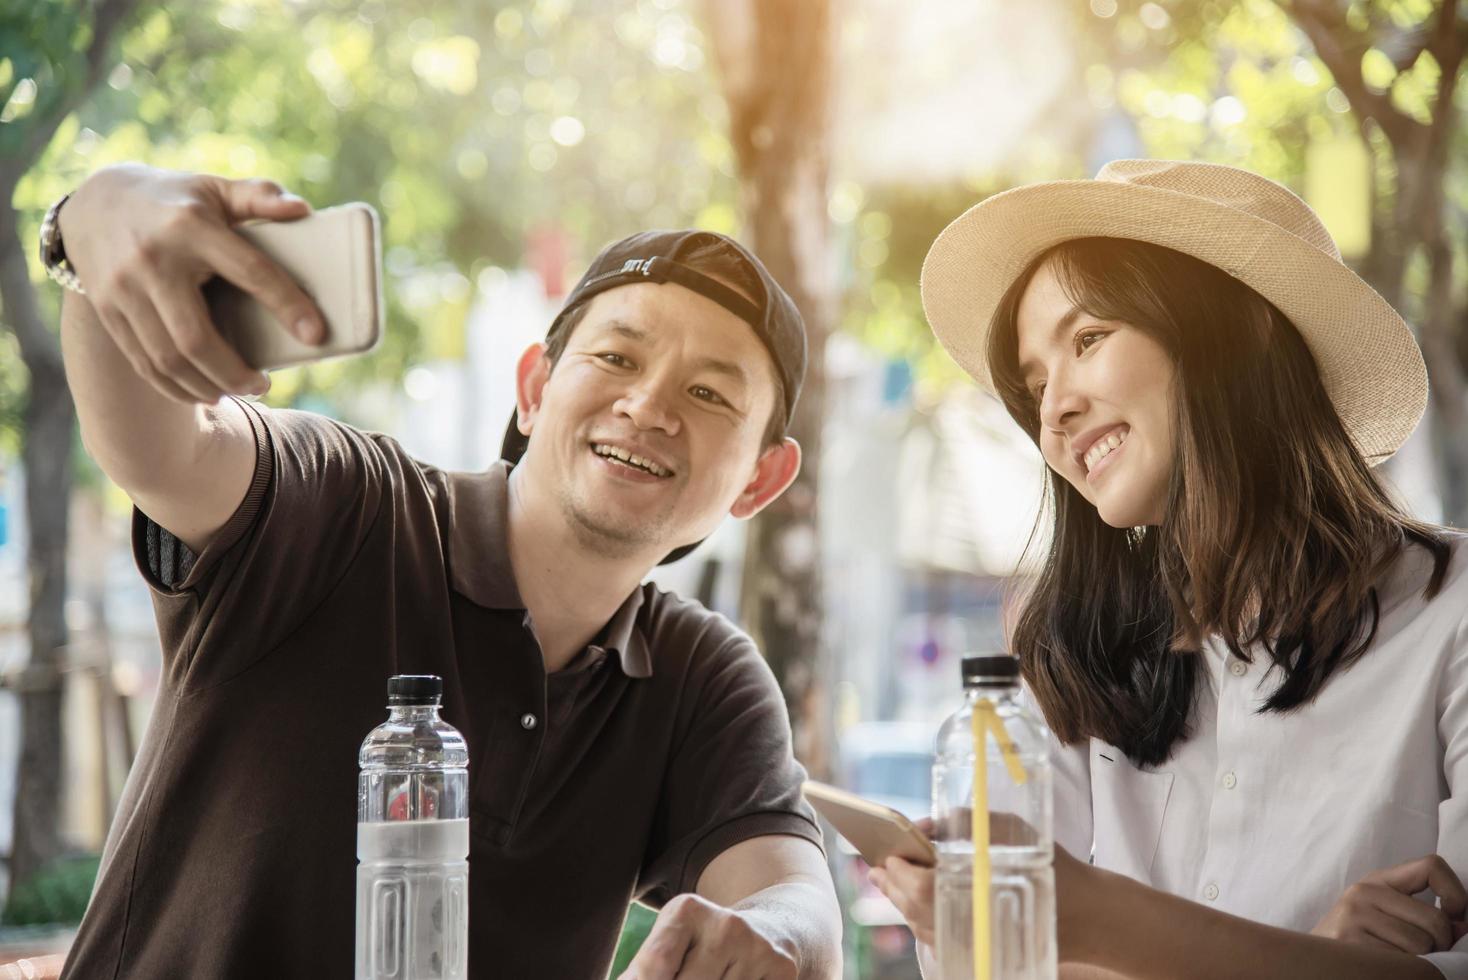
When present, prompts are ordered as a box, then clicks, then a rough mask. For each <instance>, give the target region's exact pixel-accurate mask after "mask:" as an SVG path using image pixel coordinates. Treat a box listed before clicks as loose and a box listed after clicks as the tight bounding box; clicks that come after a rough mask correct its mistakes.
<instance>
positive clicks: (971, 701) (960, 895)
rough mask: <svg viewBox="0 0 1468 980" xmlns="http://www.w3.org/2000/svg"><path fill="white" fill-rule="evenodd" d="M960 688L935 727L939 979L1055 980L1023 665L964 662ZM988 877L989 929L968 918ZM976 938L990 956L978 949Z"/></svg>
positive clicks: (1034, 725)
mask: <svg viewBox="0 0 1468 980" xmlns="http://www.w3.org/2000/svg"><path fill="white" fill-rule="evenodd" d="M963 690H964V704H963V707H962V708H960V709H959V710H958V711H957V712H956V713H955V714H953V715H952V716H951V717H950V718H949V719H948V720H947V721H945V722H944V723H943V726H942V727H941V728H940V729H939V730H938V744H937V758H936V759H935V761H934V765H933V821H934V824H935V837H936V840H935V844H936V846H937V849H938V872H937V882H936V887H937V896H936V908H935V910H934V914H935V917H936V921H935V923H934V926H935V930H934V931H935V934H936V935H935V939H936V943H937V946H936V950H935V952H936V955H937V959H938V964H939V974H938V975H939V976H941V977H942V978H943V980H1054V978H1055V976H1056V974H1057V969H1058V967H1057V959H1056V948H1055V869H1054V860H1055V849H1054V837H1053V835H1054V830H1053V823H1052V806H1053V804H1052V789H1051V774H1050V755H1049V733H1048V732H1047V731H1046V729H1045V725H1044V723H1043V722H1042V721H1041V720H1040V719H1039V717H1038V716H1037V715H1036V714H1035V713H1034V712H1033V711H1031V710H1030V709H1029V708H1028V707H1027V706H1026V705H1025V704H1024V702H1023V701H1022V700H1021V699H1020V688H1019V662H1018V661H1017V660H1015V659H1014V658H1013V657H1010V656H991V657H966V658H964V661H963ZM976 730H977V732H978V733H979V735H980V737H981V741H978V742H976V741H975V733H976ZM976 745H977V748H978V754H976V753H975V747H976ZM976 774H977V775H978V776H979V777H980V780H979V781H978V782H977V783H976V780H975V776H976ZM976 803H977V806H976ZM976 814H987V820H985V819H983V818H982V817H981V818H980V819H979V820H975V815H976ZM981 835H987V837H988V847H987V862H986V861H985V860H984V857H985V854H984V853H982V852H980V853H978V854H977V857H978V860H977V861H976V860H975V857H976V848H975V839H976V836H981ZM976 869H977V872H976ZM986 872H987V874H988V876H989V879H990V884H989V889H988V894H987V902H988V907H989V915H988V917H987V922H986V921H985V920H984V917H982V916H979V917H976V916H975V914H974V911H975V903H976V900H977V901H979V902H982V901H984V895H983V892H982V891H979V892H976V891H975V888H974V883H975V874H976V873H977V874H978V875H979V879H980V880H982V877H983V876H984V875H985V873H986ZM986 931H987V936H985V935H984V933H985V932H986ZM976 935H977V937H978V939H977V941H978V942H979V943H981V944H982V943H984V942H986V941H987V945H988V948H987V949H984V948H982V946H979V947H976V946H975V942H976ZM976 952H977V953H978V957H977V958H976V956H975V953H976ZM986 961H987V962H986Z"/></svg>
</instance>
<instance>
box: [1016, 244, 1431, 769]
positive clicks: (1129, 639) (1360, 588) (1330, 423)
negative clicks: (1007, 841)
mask: <svg viewBox="0 0 1468 980" xmlns="http://www.w3.org/2000/svg"><path fill="white" fill-rule="evenodd" d="M1041 267H1048V268H1050V269H1052V270H1054V273H1055V275H1056V278H1057V280H1058V281H1059V283H1060V286H1061V288H1062V289H1063V290H1064V292H1065V294H1066V296H1067V297H1068V298H1069V299H1070V300H1071V302H1073V303H1075V304H1076V305H1078V306H1079V307H1081V308H1082V309H1083V310H1084V311H1085V312H1087V313H1089V314H1091V315H1092V316H1095V317H1097V318H1098V319H1102V320H1113V321H1120V322H1123V323H1126V324H1128V325H1130V326H1132V327H1134V328H1136V329H1138V330H1140V331H1142V332H1143V333H1145V334H1146V335H1147V336H1149V337H1150V338H1152V339H1153V340H1154V341H1156V342H1157V343H1159V344H1160V345H1161V346H1162V347H1163V349H1164V350H1166V352H1167V353H1168V355H1169V356H1170V357H1171V359H1172V362H1173V365H1174V368H1175V371H1176V375H1175V384H1174V391H1175V392H1176V397H1175V400H1174V407H1173V412H1174V418H1173V431H1174V433H1175V440H1176V449H1175V456H1174V466H1173V472H1172V477H1171V482H1170V486H1169V488H1168V492H1167V505H1166V515H1165V517H1164V519H1163V522H1162V524H1161V525H1160V526H1157V527H1139V528H1113V527H1110V526H1109V525H1107V524H1106V523H1105V522H1103V521H1102V520H1101V518H1100V516H1099V514H1098V513H1097V512H1096V509H1095V508H1094V507H1093V506H1092V505H1091V504H1090V503H1088V502H1087V501H1086V499H1085V498H1084V497H1082V496H1081V494H1080V493H1079V492H1078V491H1077V490H1076V489H1075V488H1074V487H1072V486H1071V485H1070V484H1069V483H1068V482H1067V481H1066V480H1065V479H1064V477H1062V476H1060V475H1059V474H1058V473H1056V472H1054V471H1053V470H1052V471H1050V473H1049V477H1048V485H1047V494H1046V496H1047V503H1048V504H1049V505H1050V506H1049V510H1050V511H1051V512H1052V513H1053V515H1054V525H1053V528H1052V533H1051V535H1050V540H1049V549H1048V553H1047V554H1046V555H1045V560H1044V563H1043V567H1042V568H1041V570H1040V572H1039V575H1038V578H1037V579H1036V580H1035V581H1034V582H1033V583H1032V585H1031V586H1030V589H1029V591H1028V593H1027V594H1026V596H1025V597H1024V601H1023V605H1022V608H1021V610H1020V613H1019V618H1018V620H1017V622H1016V624H1015V627H1014V630H1013V636H1012V642H1013V645H1014V649H1015V651H1016V653H1018V655H1019V657H1020V661H1021V664H1022V667H1023V671H1024V675H1025V678H1026V680H1027V681H1028V683H1029V685H1030V687H1031V689H1032V690H1033V692H1034V694H1035V697H1036V699H1037V700H1038V701H1039V704H1040V707H1041V708H1042V710H1043V711H1044V713H1045V717H1046V719H1047V720H1048V721H1049V723H1050V725H1051V727H1052V728H1053V729H1054V731H1055V733H1056V735H1057V736H1058V737H1059V738H1060V739H1061V740H1062V741H1063V742H1067V743H1070V742H1075V741H1078V740H1079V739H1082V738H1087V737H1096V738H1100V739H1102V740H1104V741H1106V742H1110V743H1111V744H1113V745H1115V746H1117V747H1118V748H1119V749H1121V750H1122V751H1124V752H1125V753H1126V754H1127V755H1128V756H1129V757H1130V758H1131V759H1132V760H1133V761H1134V762H1136V763H1137V764H1139V765H1157V764H1160V763H1162V762H1164V761H1166V760H1167V758H1168V757H1169V756H1170V755H1171V754H1172V751H1173V749H1174V748H1175V747H1176V745H1177V744H1178V742H1179V741H1181V740H1183V739H1186V738H1187V737H1188V735H1189V734H1190V718H1191V715H1192V707H1193V703H1194V699H1195V694H1196V685H1197V684H1198V683H1199V680H1200V674H1199V671H1200V670H1201V669H1203V665H1202V660H1201V656H1200V651H1201V646H1202V642H1203V639H1204V637H1205V636H1207V635H1209V634H1216V635H1217V636H1219V637H1220V638H1221V639H1222V641H1223V642H1224V643H1225V644H1226V645H1227V646H1228V649H1229V650H1230V651H1231V652H1232V653H1233V654H1234V655H1235V656H1237V657H1239V658H1240V659H1243V660H1249V659H1250V655H1249V653H1248V650H1247V648H1248V647H1249V646H1251V645H1254V644H1259V645H1261V646H1262V647H1263V649H1264V650H1266V651H1267V652H1268V654H1269V656H1270V658H1271V659H1272V661H1273V667H1274V668H1275V669H1277V670H1279V671H1280V672H1281V678H1282V680H1281V683H1280V685H1279V687H1278V688H1277V689H1276V690H1275V692H1274V693H1273V694H1272V695H1271V696H1270V697H1269V699H1268V700H1267V701H1266V702H1265V704H1264V705H1263V707H1262V708H1261V710H1262V711H1270V712H1281V713H1282V712H1288V711H1291V710H1294V709H1295V708H1298V707H1300V706H1301V705H1303V704H1306V703H1308V702H1310V701H1312V700H1314V698H1315V697H1316V696H1317V695H1318V694H1319V693H1320V691H1321V689H1322V688H1323V687H1324V686H1325V683H1326V682H1327V681H1328V680H1329V679H1330V677H1331V675H1332V674H1334V673H1336V672H1337V671H1340V670H1344V669H1346V668H1347V667H1349V666H1351V665H1352V664H1353V663H1355V662H1356V661H1357V660H1359V659H1360V658H1361V656H1362V655H1363V654H1364V653H1365V652H1366V650H1367V648H1368V647H1369V646H1370V644H1371V640H1372V638H1373V637H1374V636H1375V633H1376V628H1377V618H1378V614H1379V610H1378V606H1377V596H1376V590H1375V586H1376V584H1377V583H1378V582H1379V581H1380V580H1381V578H1382V576H1383V575H1384V574H1385V573H1386V571H1387V569H1388V568H1389V567H1390V566H1391V565H1392V563H1393V562H1394V561H1395V560H1396V559H1397V557H1398V556H1399V555H1400V554H1401V553H1402V552H1403V550H1404V549H1405V548H1406V547H1407V545H1408V543H1411V542H1415V543H1417V544H1419V545H1421V546H1423V547H1424V548H1426V549H1427V550H1428V551H1429V552H1430V553H1431V555H1432V558H1433V573H1432V575H1431V577H1430V580H1429V582H1428V583H1427V586H1426V589H1425V590H1424V595H1425V596H1427V597H1429V598H1430V597H1431V596H1433V595H1435V594H1436V593H1437V590H1438V589H1439V588H1440V587H1441V585H1442V580H1443V576H1444V575H1445V574H1446V571H1447V564H1448V554H1449V550H1448V543H1447V540H1446V538H1445V537H1444V536H1443V535H1442V533H1441V531H1440V529H1438V528H1435V527H1434V526H1432V525H1430V524H1426V523H1423V522H1420V521H1416V520H1413V519H1412V518H1411V517H1409V516H1407V515H1406V514H1405V513H1404V512H1403V511H1402V510H1401V509H1400V508H1399V507H1398V506H1397V505H1396V504H1395V503H1394V502H1393V501H1392V499H1391V497H1390V496H1389V495H1388V493H1387V492H1386V490H1385V489H1384V488H1383V487H1382V485H1381V484H1380V483H1379V482H1378V481H1377V479H1376V477H1375V476H1374V475H1373V474H1372V472H1371V470H1370V468H1368V467H1367V465H1366V463H1365V461H1364V460H1363V459H1362V457H1361V454H1360V452H1359V451H1358V450H1357V449H1356V447H1355V446H1354V445H1353V444H1352V442H1351V439H1350V436H1349V435H1348V434H1347V433H1346V430H1345V427H1344V426H1343V425H1342V423H1341V420H1340V417H1339V416H1338V415H1337V414H1336V411H1335V408H1334V406H1332V404H1331V402H1330V398H1329V397H1328V396H1327V394H1326V392H1325V388H1324V386H1323V385H1322V383H1321V380H1320V374H1319V371H1318V370H1317V368H1316V365H1315V361H1314V358H1313V357H1312V356H1311V354H1310V350H1309V348H1308V347H1306V345H1305V341H1304V338H1302V337H1301V336H1300V334H1299V332H1298V331H1297V330H1296V329H1295V328H1294V326H1293V325H1292V324H1291V323H1290V321H1289V320H1288V318H1286V317H1285V315H1284V314H1283V313H1281V312H1280V311H1279V310H1278V309H1276V308H1275V307H1274V305H1273V304H1272V303H1270V302H1269V301H1268V300H1266V299H1264V297H1262V296H1260V295H1259V294H1258V293H1256V292H1255V291H1254V290H1252V289H1250V288H1249V287H1248V286H1246V285H1244V284H1243V283H1241V282H1239V281H1238V280H1236V279H1234V278H1232V277H1231V276H1229V275H1227V274H1226V273H1224V272H1223V271H1221V270H1219V269H1217V268H1215V267H1214V266H1212V265H1209V264H1208V263H1206V262H1203V261H1201V260H1199V259H1195V258H1193V257H1192V256H1189V255H1184V254H1183V253H1181V252H1176V251H1173V250H1172V249H1168V248H1163V247H1161V246H1158V245H1152V244H1149V243H1146V242H1138V241H1131V240H1126V239H1113V238H1083V239H1076V240H1073V241H1068V242H1065V243H1063V244H1061V245H1057V246H1055V247H1054V248H1052V249H1050V250H1049V251H1047V252H1046V253H1045V254H1043V255H1041V256H1040V257H1039V258H1037V259H1036V260H1035V261H1034V262H1033V263H1031V265H1030V267H1029V268H1028V269H1027V270H1026V271H1025V273H1024V275H1022V276H1021V277H1020V278H1019V279H1018V280H1017V281H1016V282H1015V283H1014V285H1012V286H1011V287H1010V288H1009V290H1008V292H1006V293H1005V295H1004V297H1003V299H1002V300H1001V301H1000V304H999V307H998V309H997V310H996V311H995V314H994V319H993V322H992V329H991V330H990V333H989V341H988V363H989V370H990V373H991V375H992V376H993V378H994V384H995V389H996V391H997V392H998V394H999V397H1000V398H1001V399H1002V400H1003V402H1004V405H1005V407H1006V408H1007V409H1008V410H1009V414H1010V415H1011V416H1012V417H1013V418H1014V419H1015V421H1016V422H1018V423H1019V424H1020V425H1021V426H1023V427H1024V429H1025V431H1026V432H1028V433H1029V435H1030V438H1032V439H1034V440H1035V441H1036V442H1037V443H1038V441H1039V435H1040V419H1039V415H1038V406H1037V405H1036V403H1035V401H1034V398H1033V397H1032V396H1031V394H1030V392H1029V391H1028V390H1027V388H1026V385H1025V381H1024V378H1023V377H1022V376H1021V374H1020V371H1019V367H1018V335H1017V325H1016V318H1017V313H1018V309H1019V303H1020V298H1021V297H1022V296H1023V294H1024V291H1025V288H1026V287H1027V286H1028V284H1029V282H1030V280H1031V278H1032V277H1033V276H1034V275H1035V273H1036V271H1037V270H1039V269H1040V268H1041ZM1043 519H1044V518H1043V517H1042V518H1041V520H1042V521H1043ZM1037 531H1038V525H1037Z"/></svg>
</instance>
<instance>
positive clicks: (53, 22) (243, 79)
mask: <svg viewBox="0 0 1468 980" xmlns="http://www.w3.org/2000/svg"><path fill="white" fill-rule="evenodd" d="M12 6H13V5H12ZM9 11H10V8H7V13H5V14H4V15H3V19H0V106H3V107H4V108H3V112H0V122H3V123H4V124H5V125H0V178H3V180H4V187H5V188H6V193H5V195H4V201H5V202H6V206H5V209H4V211H3V213H0V287H3V289H0V302H3V304H4V319H5V322H6V324H7V326H9V328H10V330H11V333H12V335H13V336H14V337H16V338H18V340H19V343H18V347H19V348H20V349H21V352H22V355H23V358H24V362H25V364H26V365H27V367H28V369H29V371H30V389H29V397H28V398H26V397H23V396H22V394H21V393H19V392H15V391H12V390H11V388H12V387H13V386H14V384H15V380H14V378H15V376H14V374H13V373H12V371H11V370H10V365H9V364H8V363H0V386H3V387H4V389H5V390H4V391H0V425H5V424H7V419H9V418H10V415H9V414H8V412H7V410H6V406H8V405H10V404H15V403H22V402H24V404H25V405H26V409H25V413H24V415H23V417H21V418H19V421H20V423H21V428H20V430H19V431H18V432H16V431H14V430H11V431H10V432H8V433H6V432H0V440H3V439H5V438H14V439H15V440H16V441H20V442H22V443H23V444H24V445H25V452H24V465H25V469H26V472H27V476H28V478H29V479H28V487H29V497H28V511H29V515H30V517H29V519H30V521H31V527H32V530H31V535H30V541H31V546H30V548H31V550H30V560H31V563H32V568H33V572H32V582H33V583H34V588H33V593H32V600H33V606H32V613H31V631H32V637H31V649H32V655H31V661H30V664H31V666H30V668H29V669H28V671H27V673H26V674H25V676H24V679H23V687H24V688H25V693H24V697H25V699H26V704H27V706H28V707H27V709H26V717H27V721H26V723H25V728H24V733H23V738H22V750H21V751H22V760H21V765H20V773H21V775H20V779H21V786H20V791H19V793H18V795H17V820H16V845H15V848H14V854H15V861H14V863H13V864H12V872H13V873H12V876H11V882H12V884H13V885H14V884H16V883H18V882H20V881H21V880H22V879H24V878H25V877H27V876H28V875H29V874H30V872H31V871H33V870H34V869H35V868H36V867H37V866H38V865H39V864H40V863H41V862H42V861H44V860H45V858H46V857H47V856H49V855H51V854H54V853H55V852H56V851H57V849H58V846H59V843H58V840H57V828H58V826H59V825H60V820H59V816H60V813H59V803H58V800H59V796H60V793H61V789H62V788H61V786H60V781H59V780H60V776H59V772H58V767H59V761H58V760H59V759H60V758H61V753H62V737H63V733H62V731H61V728H60V721H59V703H60V688H59V680H58V673H57V670H58V668H59V666H60V664H59V658H60V652H59V651H60V649H61V648H62V647H63V646H64V645H65V643H66V630H65V623H64V620H63V618H62V609H63V606H62V603H63V601H64V596H65V565H64V556H65V555H66V553H67V547H66V523H65V518H66V504H67V501H68V497H69V488H70V478H71V477H70V474H71V471H70V462H71V460H72V458H73V452H72V450H73V447H74V441H73V437H72V433H73V430H74V424H73V413H72V410H71V402H70V398H69V395H68V394H67V391H66V387H65V378H64V376H63V374H62V371H61V361H60V356H59V351H58V349H57V343H56V334H55V331H54V329H52V328H51V327H49V326H48V323H49V324H51V325H52V326H54V323H55V318H56V313H57V310H58V308H59V302H58V290H55V289H45V290H42V291H40V292H39V293H38V292H37V291H36V289H35V284H36V283H38V282H40V281H44V280H43V277H42V276H41V274H40V270H39V266H38V264H37V262H36V260H35V255H34V251H35V249H34V246H33V244H32V243H33V242H34V240H35V231H36V228H37V226H38V225H39V220H40V216H41V214H42V213H43V212H44V209H45V208H46V206H48V205H49V204H50V202H51V201H53V200H55V199H56V198H58V197H60V196H61V195H62V194H63V193H65V192H66V191H67V190H69V189H70V188H72V187H74V186H75V185H76V184H77V183H78V182H79V181H81V180H82V179H83V178H84V177H85V176H86V174H87V173H89V172H90V171H92V170H95V169H96V168H98V167H101V166H103V165H105V164H108V163H112V162H116V161H119V160H127V159H141V160H144V161H146V162H148V163H152V164H155V165H159V166H166V167H175V168H180V169H188V170H200V171H209V172H214V173H220V174H224V175H226V176H236V177H239V176H256V175H261V176H269V177H273V178H275V179H277V180H279V181H281V182H282V183H284V184H286V185H287V186H290V187H291V188H292V189H294V190H296V191H297V192H299V193H301V194H302V195H303V196H305V197H307V198H308V199H309V200H311V201H313V202H314V203H316V204H318V205H323V206H324V205H328V204H332V203H336V202H340V201H347V200H366V201H369V202H371V203H373V204H374V205H376V206H377V208H378V210H379V212H380V213H381V215H382V217H383V234H384V247H385V260H386V263H385V264H386V274H387V285H386V289H385V294H386V296H387V298H388V300H389V312H388V330H387V334H386V337H385V339H384V342H383V345H382V346H381V347H380V348H379V349H378V351H377V352H375V353H374V355H373V356H371V357H367V358H358V359H355V360H348V361H339V362H333V363H330V364H325V365H318V366H314V367H309V368H303V369H297V370H292V371H286V372H280V373H278V374H277V375H276V376H275V385H274V388H273V390H272V393H271V400H272V401H273V402H275V403H276V404H288V403H297V404H306V405H309V406H311V407H313V408H318V409H322V408H324V409H326V410H329V411H333V412H334V413H336V414H340V415H343V416H346V417H348V418H349V419H350V418H351V415H352V409H353V406H354V401H353V399H354V396H355V395H356V394H357V393H360V392H364V391H369V390H371V391H377V392H379V393H381V392H383V391H388V392H391V391H395V390H397V388H398V387H399V384H400V379H401V378H402V376H403V374H404V372H405V371H406V369H407V368H408V367H410V366H411V365H412V364H413V363H414V362H415V361H416V360H418V359H420V358H423V357H432V358H454V357H458V356H462V351H463V346H464V345H463V336H462V334H463V329H464V322H465V314H466V313H467V310H468V308H469V305H470V303H471V301H472V298H473V293H474V288H475V284H476V283H477V282H480V281H485V280H484V278H483V277H485V276H488V277H490V278H491V279H492V278H493V276H494V274H495V271H496V267H502V266H516V265H518V264H519V263H520V261H521V251H522V247H523V244H524V242H525V240H526V238H527V237H529V236H531V235H532V234H534V235H541V236H549V237H551V238H557V237H559V238H561V239H564V240H566V241H568V242H569V248H568V249H567V251H569V253H570V254H569V255H567V256H565V258H566V260H567V261H568V262H569V263H571V264H572V265H573V266H574V264H575V263H576V262H578V261H579V260H580V259H581V258H583V257H586V256H587V255H588V253H589V252H591V251H592V250H594V249H596V248H598V247H599V246H600V245H601V244H602V243H603V242H605V241H607V240H609V239H611V238H614V237H618V236H620V235H623V234H627V233H629V232H631V231H635V230H638V229H641V228H646V227H657V226H670V225H688V224H697V225H701V226H705V227H711V228H715V229H717V230H720V231H725V232H732V231H735V230H736V227H735V225H736V212H735V209H734V206H733V197H734V188H735V184H734V176H733V175H734V154H733V151H732V149H731V147H730V145H729V141H728V138H727V136H726V133H725V127H726V124H727V116H726V113H725V110H724V103H723V100H722V99H721V98H720V96H719V93H718V91H717V89H716V88H715V86H714V84H713V82H712V79H711V76H710V74H709V72H708V71H707V65H706V62H705V59H704V54H703V52H704V39H703V37H702V35H701V33H700V31H699V30H698V27H697V25H696V24H695V22H694V21H693V19H692V18H691V17H689V16H688V15H687V14H686V13H684V12H683V11H682V10H681V9H680V5H679V3H678V0H659V2H658V3H645V4H637V5H615V6H613V5H605V4H600V3H595V2H592V0H576V2H573V0H524V2H514V0H509V2H501V3H495V4H450V3H439V4H431V5H430V4H413V5H403V4H389V3H386V2H384V0H311V2H307V0H303V2H298V3H291V4H276V3H261V2H255V0H203V2H199V3H195V4H188V5H170V6H169V7H167V8H164V7H162V6H161V5H157V4H146V3H143V2H140V0H101V2H83V0H75V2H48V3H43V4H39V5H31V6H30V7H27V8H25V9H24V10H23V11H21V12H16V13H12V12H9ZM114 39H120V42H121V48H120V53H121V57H120V59H109V58H108V56H107V52H108V51H109V49H114V48H116V47H117V46H116V45H115V44H113V43H112V42H113V40H114ZM103 80H105V84H98V83H99V82H100V81H103ZM555 271H556V270H550V269H548V270H546V273H547V279H548V283H549V282H550V280H553V279H554V278H556V276H555V275H554V272H555ZM568 271H569V272H572V273H574V272H579V269H576V268H572V269H570V270H568ZM550 284H551V285H553V283H550ZM9 339H10V338H9V337H6V336H0V341H8V340H9ZM509 409H510V406H508V405H506V406H505V407H504V412H505V416H506V417H508V414H509ZM9 424H11V425H14V421H11V422H10V423H9ZM498 425H499V420H498V419H496V420H495V422H494V427H495V429H496V430H497V429H498ZM484 438H485V439H486V440H487V441H490V442H492V443H493V444H496V445H497V443H498V438H499V432H498V431H492V432H489V433H486V434H485V435H484ZM83 465H87V466H89V464H85V463H84V464H83Z"/></svg>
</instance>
